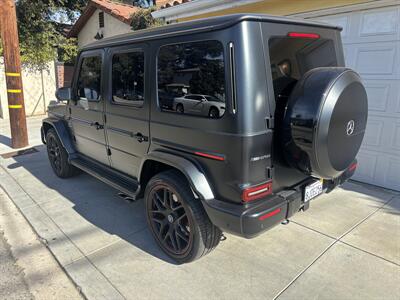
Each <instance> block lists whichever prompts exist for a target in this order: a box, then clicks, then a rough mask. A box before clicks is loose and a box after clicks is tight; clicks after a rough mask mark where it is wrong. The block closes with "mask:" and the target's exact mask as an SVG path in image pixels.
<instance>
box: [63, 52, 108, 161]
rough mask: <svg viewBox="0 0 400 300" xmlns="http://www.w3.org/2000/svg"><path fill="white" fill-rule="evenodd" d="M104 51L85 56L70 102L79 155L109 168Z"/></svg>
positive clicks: (81, 57)
mask: <svg viewBox="0 0 400 300" xmlns="http://www.w3.org/2000/svg"><path fill="white" fill-rule="evenodd" d="M103 54H104V53H103V50H96V51H88V52H85V53H83V54H81V56H80V58H79V62H78V70H77V73H76V74H77V76H76V78H75V82H74V89H73V98H74V101H70V102H69V113H70V120H69V123H70V126H71V128H72V133H73V140H74V143H75V147H76V149H77V150H78V152H79V153H81V154H84V155H85V156H88V157H90V158H92V159H95V160H96V161H98V162H101V163H103V164H106V165H109V160H108V156H107V149H106V138H105V134H104V119H103V112H104V97H103V89H102V86H103V85H102V82H103V78H102V77H103V76H102V72H103V57H104V55H103Z"/></svg>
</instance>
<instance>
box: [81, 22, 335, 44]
mask: <svg viewBox="0 0 400 300" xmlns="http://www.w3.org/2000/svg"><path fill="white" fill-rule="evenodd" d="M241 21H256V22H270V23H281V24H294V25H305V26H313V27H323V28H330V29H336V30H342V28H341V27H339V26H333V25H330V24H327V23H321V22H315V21H308V20H302V19H297V18H290V17H276V16H270V15H264V14H233V15H226V16H221V17H213V18H207V19H198V20H194V21H188V22H182V23H176V24H171V25H166V26H162V27H157V28H151V29H145V30H138V31H135V32H131V33H126V34H121V35H116V36H113V37H110V38H105V39H103V40H100V41H97V42H94V43H91V44H89V45H87V46H85V47H83V48H82V50H87V49H94V48H102V47H107V46H114V45H118V44H124V43H127V42H134V41H144V40H150V39H157V38H167V37H170V36H174V35H180V34H188V33H196V32H203V31H212V30H218V29H223V28H227V27H230V26H233V25H235V24H237V23H239V22H241Z"/></svg>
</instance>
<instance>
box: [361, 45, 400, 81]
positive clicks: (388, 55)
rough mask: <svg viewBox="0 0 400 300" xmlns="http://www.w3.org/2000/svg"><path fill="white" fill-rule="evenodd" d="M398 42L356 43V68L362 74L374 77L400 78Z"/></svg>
mask: <svg viewBox="0 0 400 300" xmlns="http://www.w3.org/2000/svg"><path fill="white" fill-rule="evenodd" d="M398 44H399V43H398V42H386V43H380V46H376V44H375V43H368V44H362V45H359V44H357V45H354V47H356V49H357V50H356V54H355V56H356V57H355V59H356V61H355V64H354V66H355V69H356V70H357V71H358V72H359V73H360V74H361V75H362V76H369V77H371V76H373V77H374V78H377V79H379V78H387V79H399V77H398V75H399V74H398V71H397V68H396V66H397V65H398V64H399V59H398V55H397V53H398V51H399V45H398Z"/></svg>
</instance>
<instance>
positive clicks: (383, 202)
mask: <svg viewBox="0 0 400 300" xmlns="http://www.w3.org/2000/svg"><path fill="white" fill-rule="evenodd" d="M341 188H342V189H343V190H345V191H350V192H357V193H358V194H359V195H360V196H358V198H360V197H361V198H363V199H365V200H370V199H378V200H379V202H378V203H376V206H383V207H382V211H383V212H385V213H388V214H393V215H400V193H399V192H396V191H394V190H389V189H384V188H381V187H377V186H373V185H370V184H365V183H362V182H358V181H355V180H350V181H349V182H348V183H344V184H343V185H342V186H341Z"/></svg>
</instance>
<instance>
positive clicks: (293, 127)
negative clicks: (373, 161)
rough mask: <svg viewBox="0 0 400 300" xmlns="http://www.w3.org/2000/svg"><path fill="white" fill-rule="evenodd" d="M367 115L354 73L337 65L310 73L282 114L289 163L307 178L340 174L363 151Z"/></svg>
mask: <svg viewBox="0 0 400 300" xmlns="http://www.w3.org/2000/svg"><path fill="white" fill-rule="evenodd" d="M367 116H368V100H367V94H366V91H365V88H364V86H363V84H362V83H361V79H360V76H359V75H358V74H357V73H356V72H354V71H353V70H351V69H347V68H339V67H327V68H316V69H312V70H310V71H308V72H307V73H306V74H304V76H303V77H302V78H301V79H300V80H299V82H298V83H297V84H296V86H295V87H294V89H293V92H292V93H291V95H290V97H289V99H288V103H287V105H286V110H285V114H284V116H283V124H282V127H283V128H282V129H283V130H282V134H283V136H282V141H283V149H284V155H285V158H286V160H287V161H288V162H289V164H290V165H292V166H293V167H295V168H297V169H299V170H300V171H302V172H303V173H305V174H307V175H312V176H315V177H319V178H326V179H332V178H335V177H337V176H339V175H340V174H341V173H342V172H343V171H345V170H346V169H347V168H348V167H349V165H350V164H351V163H352V162H353V161H354V159H355V157H356V155H357V153H358V150H359V149H360V146H361V143H362V140H363V138H364V133H365V127H366V123H367Z"/></svg>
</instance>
